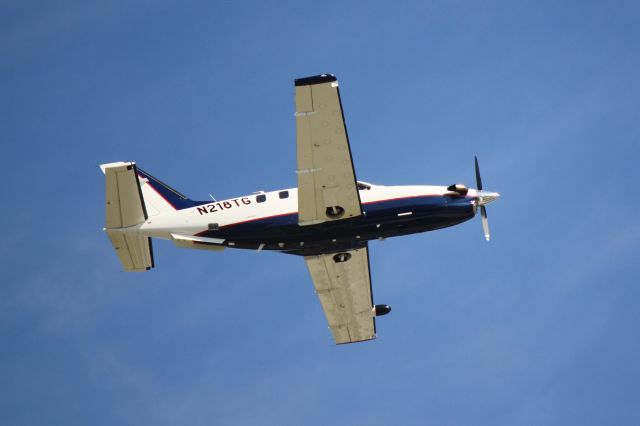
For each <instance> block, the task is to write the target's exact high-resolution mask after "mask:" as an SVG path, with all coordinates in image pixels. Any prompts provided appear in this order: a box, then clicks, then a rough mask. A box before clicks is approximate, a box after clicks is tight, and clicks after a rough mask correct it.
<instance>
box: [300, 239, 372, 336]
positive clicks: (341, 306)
mask: <svg viewBox="0 0 640 426" xmlns="http://www.w3.org/2000/svg"><path fill="white" fill-rule="evenodd" d="M304 259H305V261H306V263H307V267H308V268H309V272H310V273H311V278H312V279H313V285H314V287H315V289H316V294H317V295H318V298H319V299H320V303H321V304H322V309H323V311H324V314H325V316H326V318H327V322H328V323H329V328H331V333H332V334H333V338H334V340H335V342H336V344H341V343H354V342H361V341H364V340H371V339H375V337H376V325H375V317H374V310H373V299H372V294H371V277H370V272H369V254H368V249H367V248H366V247H364V248H360V249H355V250H349V251H345V252H340V253H333V254H322V255H317V256H305V258H304Z"/></svg>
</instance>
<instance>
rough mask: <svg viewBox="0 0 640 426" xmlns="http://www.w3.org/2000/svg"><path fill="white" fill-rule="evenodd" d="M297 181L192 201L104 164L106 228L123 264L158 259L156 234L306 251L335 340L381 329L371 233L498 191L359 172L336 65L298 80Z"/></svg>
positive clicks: (138, 173)
mask: <svg viewBox="0 0 640 426" xmlns="http://www.w3.org/2000/svg"><path fill="white" fill-rule="evenodd" d="M295 105H296V113H295V117H296V140H297V161H298V164H297V171H296V173H297V175H298V187H297V188H289V189H283V190H279V191H272V192H263V191H260V192H257V193H253V194H251V195H246V196H242V197H237V198H232V199H228V200H222V201H209V200H207V201H193V200H191V199H189V198H187V197H186V196H184V195H182V194H181V193H179V192H178V191H176V190H175V189H173V188H171V187H170V186H168V185H166V184H164V183H163V182H161V181H160V180H158V179H156V178H155V177H153V176H152V175H150V174H149V173H147V172H145V171H144V170H142V169H140V168H138V167H137V166H136V164H135V163H133V162H127V163H123V162H118V163H110V164H103V165H101V166H100V167H101V169H102V171H103V172H104V174H105V177H106V195H107V197H106V198H107V207H106V226H105V228H104V230H105V231H106V233H107V235H108V236H109V239H110V240H111V243H112V244H113V247H114V248H115V250H116V253H117V254H118V257H119V259H120V262H121V263H122V266H123V267H124V270H125V271H146V270H148V269H151V268H153V266H154V263H153V251H152V247H151V238H163V239H167V240H171V241H173V243H174V244H175V245H176V246H178V247H185V248H193V249H204V250H213V251H222V250H224V249H225V248H241V249H249V250H258V251H260V250H276V251H280V252H283V253H289V254H294V255H299V256H302V257H303V258H304V260H305V262H306V263H307V267H308V268H309V272H310V273H311V278H312V279H313V285H314V286H315V290H316V293H317V295H318V297H319V298H320V303H321V304H322V309H323V310H324V313H325V316H326V318H327V321H328V323H329V327H330V328H331V332H332V334H333V338H334V340H335V342H336V343H337V344H340V343H352V342H360V341H364V340H370V339H374V338H375V337H376V324H375V317H376V316H381V315H384V314H386V313H388V312H389V311H390V310H391V308H390V307H389V306H388V305H375V304H374V303H373V294H372V291H371V277H370V272H369V254H368V251H369V247H368V241H370V240H375V239H384V238H389V237H395V236H399V235H408V234H414V233H417V232H426V231H433V230H435V229H440V228H446V227H448V226H453V225H457V224H459V223H462V222H465V221H467V220H469V219H471V218H472V217H474V216H475V214H476V212H477V210H478V209H479V210H480V213H481V216H482V224H483V228H484V234H485V237H486V239H487V240H489V225H488V222H487V213H486V209H485V205H486V204H488V203H490V202H492V201H494V200H495V199H497V198H498V197H499V194H498V193H496V192H488V191H484V190H483V189H482V181H481V179H480V171H479V168H478V159H477V158H476V160H475V172H476V183H477V187H478V189H471V188H467V187H466V186H465V185H462V184H453V185H449V186H382V185H373V184H370V183H366V182H362V181H358V180H357V179H356V173H355V170H354V168H353V161H352V158H351V150H350V148H349V138H348V136H347V129H346V127H345V123H344V116H343V112H342V104H341V102H340V92H339V89H338V81H337V79H336V77H335V76H333V75H331V74H322V75H317V76H312V77H306V78H301V79H297V80H295Z"/></svg>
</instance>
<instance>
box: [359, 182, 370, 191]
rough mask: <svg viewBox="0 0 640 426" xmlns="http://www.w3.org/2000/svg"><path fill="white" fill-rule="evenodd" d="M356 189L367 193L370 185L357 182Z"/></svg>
mask: <svg viewBox="0 0 640 426" xmlns="http://www.w3.org/2000/svg"><path fill="white" fill-rule="evenodd" d="M358 189H359V190H360V191H367V190H369V189H371V185H367V184H366V183H364V182H358Z"/></svg>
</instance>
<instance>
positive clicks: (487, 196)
mask: <svg viewBox="0 0 640 426" xmlns="http://www.w3.org/2000/svg"><path fill="white" fill-rule="evenodd" d="M476 196H477V197H478V205H479V206H484V205H486V204H489V203H491V202H493V201H495V200H497V199H498V198H500V194H498V193H497V192H491V191H478V192H477V193H476Z"/></svg>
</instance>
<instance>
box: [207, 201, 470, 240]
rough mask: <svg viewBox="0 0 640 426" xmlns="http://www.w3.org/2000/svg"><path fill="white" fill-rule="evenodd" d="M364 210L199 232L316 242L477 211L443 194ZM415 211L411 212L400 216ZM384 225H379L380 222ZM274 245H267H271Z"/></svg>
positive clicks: (407, 229)
mask: <svg viewBox="0 0 640 426" xmlns="http://www.w3.org/2000/svg"><path fill="white" fill-rule="evenodd" d="M362 209H363V212H364V214H363V215H362V216H358V217H355V218H352V219H345V220H341V221H330V222H324V223H320V224H317V225H309V226H299V225H298V214H297V213H291V214H285V215H279V216H272V217H266V218H262V219H256V220H252V221H247V222H241V223H236V224H231V225H227V226H222V227H221V228H220V229H219V230H217V231H203V232H201V233H200V234H198V235H201V236H208V237H213V238H225V239H227V240H231V241H233V242H234V243H236V245H237V246H241V245H242V244H241V243H242V242H246V243H247V244H251V243H256V244H259V243H267V244H268V243H270V242H272V243H273V242H284V243H290V242H300V241H304V242H305V247H307V248H308V247H309V245H310V244H313V242H314V241H315V242H318V243H320V242H326V241H327V240H331V239H351V238H355V236H356V235H358V236H360V237H361V239H374V238H379V237H381V236H382V237H392V236H397V235H405V234H411V233H417V232H425V231H430V230H433V229H440V228H444V227H448V226H452V225H456V224H458V223H461V222H464V221H466V220H468V219H471V218H472V217H473V215H474V213H473V205H472V203H471V198H470V197H446V196H440V195H435V196H434V195H430V196H420V197H407V198H398V199H392V200H382V201H376V202H371V203H366V204H363V206H362ZM407 212H411V213H412V214H411V215H407V216H398V214H401V213H407ZM378 224H380V225H381V227H380V228H378V227H377V225H378ZM269 248H270V247H265V249H269Z"/></svg>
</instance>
